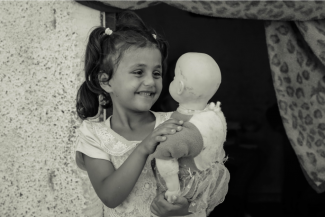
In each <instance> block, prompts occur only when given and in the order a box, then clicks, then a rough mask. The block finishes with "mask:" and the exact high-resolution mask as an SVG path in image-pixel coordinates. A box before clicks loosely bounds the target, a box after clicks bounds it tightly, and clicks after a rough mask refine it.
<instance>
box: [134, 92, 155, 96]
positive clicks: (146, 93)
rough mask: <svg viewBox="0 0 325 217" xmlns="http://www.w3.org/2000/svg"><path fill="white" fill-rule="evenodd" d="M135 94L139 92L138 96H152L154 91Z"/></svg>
mask: <svg viewBox="0 0 325 217" xmlns="http://www.w3.org/2000/svg"><path fill="white" fill-rule="evenodd" d="M136 94H139V95H140V96H144V97H153V96H154V95H155V93H152V92H136Z"/></svg>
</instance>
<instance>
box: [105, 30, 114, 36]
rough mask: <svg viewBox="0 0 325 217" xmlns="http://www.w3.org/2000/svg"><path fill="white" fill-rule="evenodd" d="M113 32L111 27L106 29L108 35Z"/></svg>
mask: <svg viewBox="0 0 325 217" xmlns="http://www.w3.org/2000/svg"><path fill="white" fill-rule="evenodd" d="M112 33H113V31H112V30H111V29H110V28H106V29H105V34H106V35H111V34H112Z"/></svg>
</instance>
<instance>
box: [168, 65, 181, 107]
mask: <svg viewBox="0 0 325 217" xmlns="http://www.w3.org/2000/svg"><path fill="white" fill-rule="evenodd" d="M181 80H182V74H181V66H180V64H179V63H176V67H175V77H174V80H173V81H172V82H171V83H170V85H169V93H170V95H171V96H172V97H173V99H174V100H175V101H176V102H179V103H180V101H181V98H180V95H179V94H178V91H179V89H180V81H181Z"/></svg>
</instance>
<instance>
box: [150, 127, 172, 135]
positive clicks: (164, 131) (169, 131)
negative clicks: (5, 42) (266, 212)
mask: <svg viewBox="0 0 325 217" xmlns="http://www.w3.org/2000/svg"><path fill="white" fill-rule="evenodd" d="M175 133H176V129H174V128H169V127H166V128H160V129H158V130H157V131H156V132H155V134H154V135H155V136H163V135H173V134H175Z"/></svg>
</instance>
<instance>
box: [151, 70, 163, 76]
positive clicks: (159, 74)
mask: <svg viewBox="0 0 325 217" xmlns="http://www.w3.org/2000/svg"><path fill="white" fill-rule="evenodd" d="M153 75H154V76H155V77H161V76H162V74H161V72H160V71H154V72H153Z"/></svg>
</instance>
